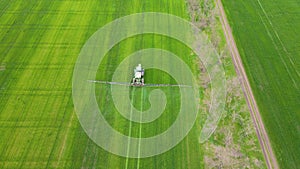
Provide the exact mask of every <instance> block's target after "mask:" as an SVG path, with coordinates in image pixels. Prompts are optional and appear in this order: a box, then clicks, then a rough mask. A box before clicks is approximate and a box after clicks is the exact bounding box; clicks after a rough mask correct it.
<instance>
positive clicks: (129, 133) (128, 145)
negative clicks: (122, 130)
mask: <svg viewBox="0 0 300 169" xmlns="http://www.w3.org/2000/svg"><path fill="white" fill-rule="evenodd" d="M134 92H135V88H133V89H132V91H131V109H130V119H131V118H132V109H133V102H134ZM131 129H132V121H131V120H129V131H128V144H127V154H126V163H125V169H128V162H129V158H128V156H129V151H130V138H131Z"/></svg>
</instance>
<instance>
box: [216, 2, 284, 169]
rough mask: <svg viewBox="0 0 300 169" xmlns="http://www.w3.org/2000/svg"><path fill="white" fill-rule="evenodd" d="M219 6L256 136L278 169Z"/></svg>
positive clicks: (273, 165) (219, 4)
mask: <svg viewBox="0 0 300 169" xmlns="http://www.w3.org/2000/svg"><path fill="white" fill-rule="evenodd" d="M216 3H217V6H218V8H219V11H220V15H221V22H222V27H223V30H224V33H225V37H226V41H227V44H228V46H229V49H230V52H231V57H232V60H233V63H234V66H235V70H236V73H237V75H238V77H239V80H240V83H241V85H242V89H243V92H244V95H245V97H246V101H247V104H248V107H249V109H250V113H251V117H252V120H253V122H254V126H255V130H256V134H257V137H258V140H259V142H260V145H261V148H262V151H263V154H264V157H265V160H266V164H267V166H268V168H275V169H278V168H279V166H278V164H277V161H276V158H275V155H274V153H273V150H272V147H271V144H270V141H269V138H268V135H267V133H266V130H265V128H264V124H263V122H262V118H261V116H260V113H259V110H258V107H257V104H256V101H255V99H254V96H253V93H252V90H251V87H250V84H249V81H248V78H247V76H246V73H245V70H244V67H243V64H242V61H241V57H240V54H239V52H238V49H237V46H236V44H235V41H234V38H233V35H232V31H231V28H230V26H229V23H228V21H227V18H226V14H225V11H224V8H223V5H222V2H221V0H216Z"/></svg>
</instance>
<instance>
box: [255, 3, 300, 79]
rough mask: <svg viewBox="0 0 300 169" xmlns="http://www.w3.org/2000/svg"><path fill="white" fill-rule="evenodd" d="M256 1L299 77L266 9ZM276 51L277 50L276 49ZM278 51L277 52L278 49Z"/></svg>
mask: <svg viewBox="0 0 300 169" xmlns="http://www.w3.org/2000/svg"><path fill="white" fill-rule="evenodd" d="M257 2H258V4H259V7H260V8H261V10H262V11H263V13H264V15H265V17H266V18H267V21H268V22H269V24H270V25H271V28H272V30H273V32H274V34H275V36H276V38H277V39H278V41H279V43H280V45H281V47H282V49H283V50H284V52H285V53H286V54H287V57H288V58H289V61H290V63H291V64H292V65H293V68H294V69H295V72H296V73H297V75H298V77H300V74H299V72H298V71H297V69H296V68H295V63H294V61H293V60H292V58H291V56H290V53H289V52H288V50H287V49H286V47H285V45H284V44H283V42H282V40H281V38H280V36H279V34H278V32H277V31H276V29H275V28H274V26H273V23H272V21H271V19H270V18H269V16H268V14H267V12H266V10H265V8H264V7H263V6H262V4H261V2H260V0H257ZM261 19H262V18H261ZM262 21H263V20H262ZM264 25H265V24H264ZM265 28H266V30H267V31H269V30H268V29H267V27H266V25H265ZM271 38H272V37H271ZM272 39H273V38H272ZM274 45H275V46H277V45H276V44H275V43H274ZM276 48H277V47H276ZM277 51H278V50H277ZM278 53H279V51H278ZM280 56H281V55H280Z"/></svg>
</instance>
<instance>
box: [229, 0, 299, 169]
mask: <svg viewBox="0 0 300 169" xmlns="http://www.w3.org/2000/svg"><path fill="white" fill-rule="evenodd" d="M223 4H224V7H225V9H226V13H227V17H228V19H229V21H230V25H231V27H232V31H233V34H234V36H235V40H236V43H237V46H238V48H239V51H240V55H241V57H242V60H243V64H244V67H245V69H246V72H247V75H248V78H249V80H250V83H251V87H252V89H253V92H254V95H255V98H256V101H257V104H258V106H259V109H260V112H261V115H262V117H263V121H264V124H265V127H266V129H267V132H268V135H269V137H270V139H271V144H272V147H273V149H274V150H275V154H276V156H277V160H278V162H279V165H280V166H281V168H299V166H300V141H299V140H300V104H299V102H300V57H299V56H300V36H299V33H300V13H299V11H300V4H299V1H297V0H290V1H284V0H271V1H266V0H254V1H229V0H223Z"/></svg>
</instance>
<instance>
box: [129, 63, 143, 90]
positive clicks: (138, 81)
mask: <svg viewBox="0 0 300 169" xmlns="http://www.w3.org/2000/svg"><path fill="white" fill-rule="evenodd" d="M133 73H134V77H133V78H132V82H131V85H132V86H144V84H145V83H144V73H145V70H144V69H143V68H142V65H141V64H138V66H137V67H136V68H135V69H134V72H133Z"/></svg>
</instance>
